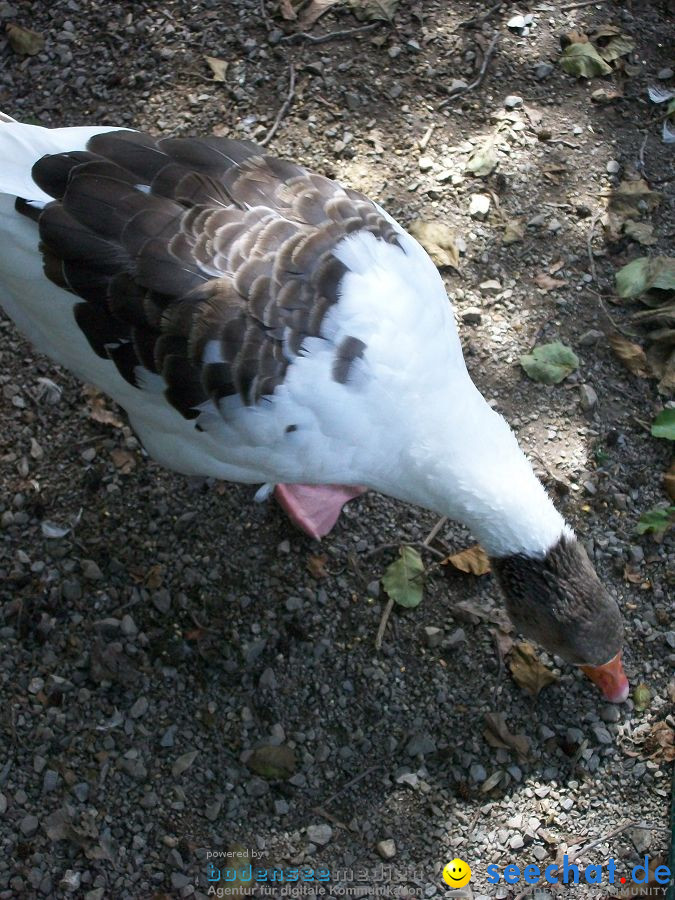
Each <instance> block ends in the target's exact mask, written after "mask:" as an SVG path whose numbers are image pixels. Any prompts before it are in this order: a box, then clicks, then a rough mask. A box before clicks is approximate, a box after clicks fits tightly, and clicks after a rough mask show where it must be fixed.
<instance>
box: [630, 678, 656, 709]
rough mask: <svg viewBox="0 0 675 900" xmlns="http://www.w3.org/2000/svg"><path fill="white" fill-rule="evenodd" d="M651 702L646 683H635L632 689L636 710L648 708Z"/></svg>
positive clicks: (650, 694) (650, 693)
mask: <svg viewBox="0 0 675 900" xmlns="http://www.w3.org/2000/svg"><path fill="white" fill-rule="evenodd" d="M651 702H652V692H651V691H650V690H649V687H648V685H646V684H645V683H644V681H641V682H640V683H639V684H636V685H635V688H634V690H633V705H634V706H635V709H636V710H637V711H638V712H644V710H645V709H649V706H650V704H651Z"/></svg>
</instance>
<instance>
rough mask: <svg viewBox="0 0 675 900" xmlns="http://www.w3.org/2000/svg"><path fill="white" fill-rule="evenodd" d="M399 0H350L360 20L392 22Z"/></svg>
mask: <svg viewBox="0 0 675 900" xmlns="http://www.w3.org/2000/svg"><path fill="white" fill-rule="evenodd" d="M398 3H399V0H350V2H349V5H350V6H351V8H352V10H353V12H354V15H355V16H356V18H357V19H359V20H360V21H368V22H378V21H382V20H384V21H386V22H391V20H392V19H393V18H394V13H395V12H396V8H397V7H398Z"/></svg>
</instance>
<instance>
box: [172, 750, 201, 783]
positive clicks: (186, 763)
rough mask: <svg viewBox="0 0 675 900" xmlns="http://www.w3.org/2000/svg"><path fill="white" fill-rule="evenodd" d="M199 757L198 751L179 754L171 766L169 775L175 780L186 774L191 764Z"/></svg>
mask: <svg viewBox="0 0 675 900" xmlns="http://www.w3.org/2000/svg"><path fill="white" fill-rule="evenodd" d="M198 755H199V750H188V752H187V753H183V754H181V755H180V756H179V757H178V758H177V759H176V760H175V761H174V764H173V765H172V766H171V774H172V775H173V777H174V778H177V777H178V776H179V775H182V774H183V772H187V770H188V769H189V768H190V766H191V765H192V763H193V762H194V761H195V760H196V759H197V756H198Z"/></svg>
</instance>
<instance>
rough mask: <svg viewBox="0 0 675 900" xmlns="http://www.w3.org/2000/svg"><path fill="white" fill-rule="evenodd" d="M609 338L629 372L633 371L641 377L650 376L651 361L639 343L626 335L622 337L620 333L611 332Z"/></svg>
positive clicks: (611, 345)
mask: <svg viewBox="0 0 675 900" xmlns="http://www.w3.org/2000/svg"><path fill="white" fill-rule="evenodd" d="M607 340H608V342H609V345H610V347H611V348H612V350H613V351H614V353H615V354H616V356H617V357H618V359H620V360H621V362H622V363H623V364H624V366H625V367H626V368H627V369H628V371H629V372H632V373H633V375H637V376H638V377H639V378H649V374H650V373H649V362H648V361H647V356H646V355H645V351H644V350H643V349H642V347H641V346H640V345H639V344H634V343H633V342H632V341H629V340H627V339H626V338H625V337H621V335H620V334H611V335H610V336H609V337H608V338H607Z"/></svg>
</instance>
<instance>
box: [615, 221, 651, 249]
mask: <svg viewBox="0 0 675 900" xmlns="http://www.w3.org/2000/svg"><path fill="white" fill-rule="evenodd" d="M623 233H624V234H625V235H627V236H628V237H629V238H632V239H633V240H634V241H637V242H638V244H642V245H643V247H653V246H654V244H658V239H657V237H656V235H655V234H654V226H653V225H651V224H650V223H649V222H634V221H633V220H632V219H628V220H627V221H626V222H625V223H624V226H623Z"/></svg>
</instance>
